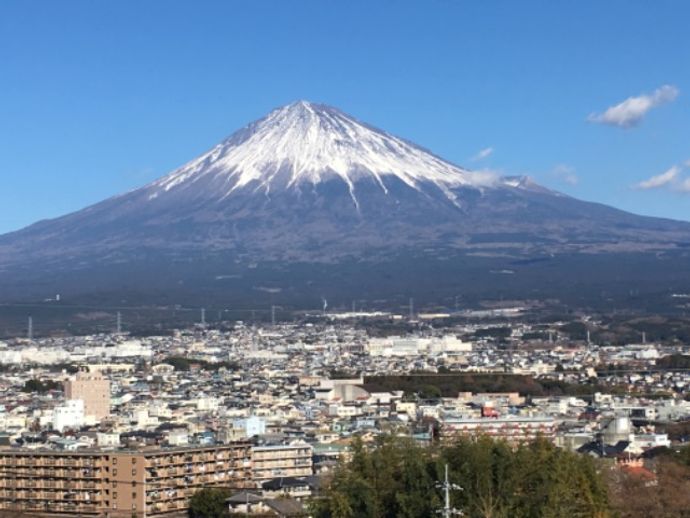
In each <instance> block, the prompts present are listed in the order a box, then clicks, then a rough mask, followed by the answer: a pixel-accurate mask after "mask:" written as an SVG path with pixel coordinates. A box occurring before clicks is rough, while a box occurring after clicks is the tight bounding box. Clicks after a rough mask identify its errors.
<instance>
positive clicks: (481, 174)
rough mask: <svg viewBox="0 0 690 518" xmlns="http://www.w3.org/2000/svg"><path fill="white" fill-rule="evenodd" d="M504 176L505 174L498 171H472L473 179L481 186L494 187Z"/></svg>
mask: <svg viewBox="0 0 690 518" xmlns="http://www.w3.org/2000/svg"><path fill="white" fill-rule="evenodd" d="M501 176H503V172H502V171H499V170H496V169H478V170H476V171H472V179H473V180H474V181H475V182H476V183H477V184H479V185H493V184H495V183H496V182H497V181H498V180H499V179H500V178H501Z"/></svg>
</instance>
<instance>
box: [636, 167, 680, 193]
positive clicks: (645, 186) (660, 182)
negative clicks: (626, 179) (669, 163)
mask: <svg viewBox="0 0 690 518" xmlns="http://www.w3.org/2000/svg"><path fill="white" fill-rule="evenodd" d="M678 173H680V167H678V166H677V165H674V166H673V167H670V168H669V169H668V170H666V171H664V172H663V173H661V174H658V175H656V176H652V177H651V178H648V179H646V180H643V181H641V182H639V183H637V184H635V185H634V186H633V187H635V189H642V190H649V189H659V188H660V187H665V186H667V185H670V184H672V183H673V182H675V181H676V179H677V178H678Z"/></svg>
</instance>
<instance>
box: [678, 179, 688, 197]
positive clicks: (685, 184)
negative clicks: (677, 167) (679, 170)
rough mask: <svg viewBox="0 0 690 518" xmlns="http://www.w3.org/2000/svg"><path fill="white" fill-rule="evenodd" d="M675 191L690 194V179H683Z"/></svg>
mask: <svg viewBox="0 0 690 518" xmlns="http://www.w3.org/2000/svg"><path fill="white" fill-rule="evenodd" d="M675 190H676V191H678V192H683V193H690V178H683V179H682V180H681V181H680V182H678V183H677V184H676V186H675Z"/></svg>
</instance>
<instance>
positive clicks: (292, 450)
mask: <svg viewBox="0 0 690 518" xmlns="http://www.w3.org/2000/svg"><path fill="white" fill-rule="evenodd" d="M313 453H314V451H313V447H312V446H311V445H310V444H307V443H306V442H301V441H299V442H294V443H292V444H278V445H271V446H254V447H253V448H252V474H253V478H254V480H255V481H257V482H261V481H262V480H269V479H272V478H276V477H306V476H309V475H311V474H313V461H312V457H313Z"/></svg>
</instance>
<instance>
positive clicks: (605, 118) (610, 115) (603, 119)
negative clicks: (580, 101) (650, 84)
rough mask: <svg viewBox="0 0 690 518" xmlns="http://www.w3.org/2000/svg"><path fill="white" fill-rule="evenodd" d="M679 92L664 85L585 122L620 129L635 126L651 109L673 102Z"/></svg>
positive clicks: (612, 107)
mask: <svg viewBox="0 0 690 518" xmlns="http://www.w3.org/2000/svg"><path fill="white" fill-rule="evenodd" d="M678 93H679V90H678V88H676V87H675V86H673V85H664V86H662V87H660V88H657V89H656V90H654V91H653V92H652V93H651V94H642V95H639V96H637V97H628V98H627V99H626V100H625V101H623V102H621V103H619V104H617V105H615V106H611V107H610V108H608V109H607V110H606V111H605V112H603V113H592V114H591V115H590V116H589V117H587V120H588V121H589V122H596V123H600V124H609V125H611V126H618V127H621V128H631V127H633V126H635V125H637V124H638V123H639V122H640V121H641V120H642V118H643V117H644V116H645V115H646V114H647V112H648V111H649V110H651V109H652V108H656V107H657V106H660V105H662V104H665V103H669V102H671V101H673V100H674V99H675V98H676V97H678Z"/></svg>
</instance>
